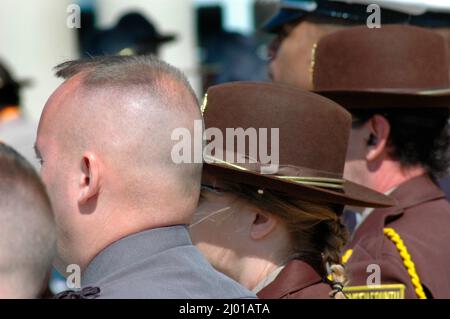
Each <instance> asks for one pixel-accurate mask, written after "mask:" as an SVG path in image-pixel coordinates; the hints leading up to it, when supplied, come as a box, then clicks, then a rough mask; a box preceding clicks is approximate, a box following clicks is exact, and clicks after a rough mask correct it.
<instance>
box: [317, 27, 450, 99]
mask: <svg viewBox="0 0 450 319" xmlns="http://www.w3.org/2000/svg"><path fill="white" fill-rule="evenodd" d="M312 52H313V53H312V62H311V72H312V83H313V91H314V92H316V93H318V94H321V95H323V96H326V97H328V98H330V99H332V100H333V101H335V102H337V103H339V104H340V105H342V106H344V107H346V108H400V107H405V108H415V107H417V108H423V107H433V108H439V107H450V76H449V63H448V52H447V43H446V41H445V39H444V38H443V37H442V36H441V35H439V34H437V33H436V32H434V31H430V30H427V29H424V28H419V27H414V26H407V25H382V26H381V28H379V29H369V28H367V27H366V26H358V27H350V28H347V29H344V30H340V31H337V32H335V33H332V34H329V35H327V36H325V37H323V38H322V39H321V40H320V41H319V42H318V43H317V45H316V46H315V48H313V51H312Z"/></svg>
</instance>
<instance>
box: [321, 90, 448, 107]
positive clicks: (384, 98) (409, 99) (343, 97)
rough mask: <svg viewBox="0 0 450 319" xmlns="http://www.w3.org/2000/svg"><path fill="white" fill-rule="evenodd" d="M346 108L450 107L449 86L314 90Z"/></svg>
mask: <svg viewBox="0 0 450 319" xmlns="http://www.w3.org/2000/svg"><path fill="white" fill-rule="evenodd" d="M313 92H314V93H317V94H320V95H322V96H325V97H327V98H329V99H330V100H333V101H334V102H336V103H338V104H340V105H342V106H343V107H344V108H347V109H374V108H378V109H379V108H425V107H426V108H450V88H442V89H421V90H420V89H417V90H415V89H366V90H314V91H313Z"/></svg>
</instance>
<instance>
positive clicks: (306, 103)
mask: <svg viewBox="0 0 450 319" xmlns="http://www.w3.org/2000/svg"><path fill="white" fill-rule="evenodd" d="M204 120H205V129H208V128H218V129H219V130H220V131H221V132H222V134H223V136H225V135H226V130H227V128H228V129H229V128H234V129H235V128H242V129H244V130H246V129H249V128H254V129H256V131H258V132H259V131H260V130H261V129H267V132H268V133H267V136H268V139H267V152H266V153H267V154H268V155H269V156H270V155H271V154H273V152H274V151H276V149H275V148H273V147H271V146H272V145H275V144H273V143H278V145H277V146H278V151H279V163H275V164H279V165H280V167H283V166H292V167H300V168H305V169H307V170H308V171H315V172H320V173H318V175H317V176H334V177H342V173H343V168H344V163H345V155H346V150H347V143H348V138H349V132H350V126H351V117H350V114H349V113H348V112H347V111H345V110H344V109H343V108H342V107H340V106H339V105H338V104H336V103H334V102H332V101H331V100H329V99H327V98H324V97H322V96H319V95H317V94H314V93H311V92H307V91H303V90H300V89H297V88H295V87H291V86H287V85H282V84H275V83H257V82H235V83H228V84H222V85H217V86H213V87H211V88H210V89H209V90H208V96H207V105H206V111H205V113H204ZM273 129H279V140H278V141H272V140H271V138H270V136H271V130H273ZM258 143H260V140H259V141H258ZM223 146H224V153H225V152H234V153H239V151H238V150H237V143H234V145H232V146H230V145H228V144H227V143H225V142H224V145H223ZM245 146H246V147H245V152H246V153H245V154H241V155H244V156H250V154H249V139H246V143H245ZM259 151H260V146H259V145H258V161H259V162H260V161H261V159H260V158H259ZM250 158H251V157H250Z"/></svg>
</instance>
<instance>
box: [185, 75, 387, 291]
mask: <svg viewBox="0 0 450 319" xmlns="http://www.w3.org/2000/svg"><path fill="white" fill-rule="evenodd" d="M274 106H276V108H277V111H276V112H274V111H273V108H274ZM204 120H205V128H206V130H208V128H214V129H218V130H220V131H221V132H222V134H223V136H225V135H226V133H225V131H226V130H227V131H228V130H229V128H233V127H234V128H242V129H244V130H248V129H249V130H252V129H256V130H257V131H260V130H262V129H265V130H267V129H269V131H272V130H273V129H274V128H275V129H279V140H273V138H274V137H273V136H272V132H271V133H270V135H271V136H272V137H271V138H272V140H271V142H270V144H269V145H264V143H265V142H263V140H262V137H260V138H261V139H260V140H253V142H254V143H256V144H257V145H259V152H261V149H266V151H267V154H271V156H274V154H275V153H276V152H278V150H279V169H278V172H275V173H271V174H264V173H262V171H261V167H262V166H264V165H265V164H264V165H263V164H261V163H262V155H261V154H260V155H259V156H258V158H257V159H256V163H255V164H252V163H248V161H246V163H241V162H230V160H229V159H228V158H229V154H234V155H233V157H236V154H239V146H237V145H230V144H231V143H228V136H227V144H226V146H225V145H223V146H225V147H224V148H223V150H222V149H216V150H215V154H211V157H209V156H208V154H207V155H205V156H206V157H205V164H204V172H203V178H202V191H201V196H200V202H199V207H198V210H197V213H196V214H195V216H194V221H193V223H192V224H191V226H190V232H191V235H192V238H193V241H194V243H195V244H196V245H197V247H198V248H199V249H200V250H201V251H202V252H203V253H204V254H205V256H206V257H207V258H208V260H209V261H210V262H211V263H212V265H213V266H214V267H215V268H216V269H218V270H220V271H222V272H223V273H224V274H226V275H228V276H230V277H231V278H233V279H235V280H237V281H238V282H239V283H241V284H242V285H244V286H245V287H247V288H248V289H251V290H253V292H255V293H257V295H258V297H260V298H268V299H278V298H294V299H300V298H330V297H335V298H344V296H343V294H342V288H343V286H344V284H345V273H344V272H343V268H342V266H341V265H340V257H339V254H340V251H341V250H342V248H343V246H344V245H345V243H346V239H347V232H346V229H345V227H344V226H343V225H342V224H341V222H340V218H339V216H340V215H341V213H342V209H343V206H344V205H346V204H355V205H360V206H368V207H388V206H391V205H393V204H394V201H393V200H391V199H390V198H388V197H386V196H384V195H382V194H379V193H377V192H374V191H372V190H370V189H367V188H365V187H362V186H359V185H357V184H354V183H350V182H348V181H346V180H344V179H342V173H343V168H344V161H345V153H346V150H347V143H348V137H349V134H350V125H351V117H350V114H349V113H348V112H346V111H345V110H344V109H343V108H341V107H340V106H339V105H337V104H336V103H333V102H332V101H330V100H328V99H325V98H323V97H321V96H319V95H316V94H313V93H310V92H307V91H303V90H300V89H297V88H295V87H291V86H285V85H280V84H273V83H258V82H235V83H230V84H223V85H218V86H214V87H211V88H210V89H209V90H208V92H207V96H206V100H205V104H204ZM217 138H218V137H216V139H217ZM250 143H251V141H250V142H247V143H246V145H245V152H246V153H244V154H242V153H241V154H239V155H240V156H243V157H244V158H247V159H248V158H254V159H255V155H252V154H251V151H250V149H251V148H252V147H254V145H253V146H252V145H251V144H250ZM318 146H320V147H318ZM219 152H220V153H221V154H227V160H226V161H225V160H223V159H220V158H219V157H218V155H217V154H218V153H219ZM247 152H248V153H247ZM271 164H278V163H274V162H272V163H271ZM329 274H330V276H331V277H330V279H327V276H328V275H329Z"/></svg>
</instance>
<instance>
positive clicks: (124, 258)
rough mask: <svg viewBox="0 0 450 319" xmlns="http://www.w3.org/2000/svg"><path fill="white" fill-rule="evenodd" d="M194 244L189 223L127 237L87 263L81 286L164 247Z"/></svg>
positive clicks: (91, 283) (161, 250) (97, 280)
mask: <svg viewBox="0 0 450 319" xmlns="http://www.w3.org/2000/svg"><path fill="white" fill-rule="evenodd" d="M188 245H192V241H191V239H190V237H189V233H188V230H187V226H185V225H179V226H171V227H162V228H156V229H151V230H147V231H143V232H140V233H136V234H133V235H130V236H127V237H124V238H122V239H120V240H118V241H116V242H114V243H112V244H111V245H109V246H108V247H106V248H105V249H103V250H102V251H101V252H100V253H99V254H98V255H97V256H96V257H95V258H94V259H93V260H92V261H91V262H90V263H89V265H88V266H87V268H86V269H85V271H84V272H83V276H82V286H89V285H93V284H96V283H98V282H99V281H101V280H102V279H103V278H105V277H107V276H108V275H111V274H113V273H114V272H116V271H119V270H121V269H126V268H127V267H128V266H130V264H132V263H137V262H139V261H142V260H145V259H146V258H148V257H150V256H152V255H154V254H158V253H160V252H163V251H165V250H168V249H171V248H175V247H179V246H188Z"/></svg>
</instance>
